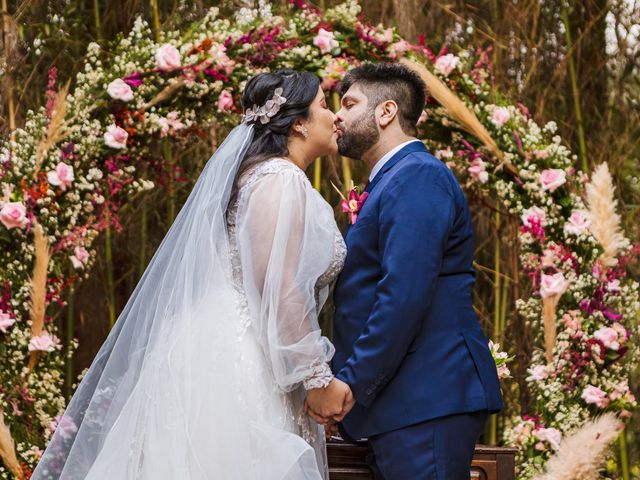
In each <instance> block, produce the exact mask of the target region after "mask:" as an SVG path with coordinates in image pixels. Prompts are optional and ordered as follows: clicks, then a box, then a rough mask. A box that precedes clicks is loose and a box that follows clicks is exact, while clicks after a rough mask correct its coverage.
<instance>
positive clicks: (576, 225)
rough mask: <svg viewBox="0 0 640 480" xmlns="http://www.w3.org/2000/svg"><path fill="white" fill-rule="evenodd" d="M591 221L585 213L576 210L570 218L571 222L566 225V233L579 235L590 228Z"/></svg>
mask: <svg viewBox="0 0 640 480" xmlns="http://www.w3.org/2000/svg"><path fill="white" fill-rule="evenodd" d="M590 224H591V221H590V220H589V219H588V218H587V216H586V215H585V213H584V212H581V211H580V210H574V211H573V212H572V213H571V216H570V217H569V221H568V222H567V223H565V225H564V231H565V232H566V233H569V234H572V235H579V234H581V233H582V232H584V231H586V230H587V228H589V225H590Z"/></svg>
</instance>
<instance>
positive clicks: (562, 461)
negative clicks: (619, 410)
mask: <svg viewBox="0 0 640 480" xmlns="http://www.w3.org/2000/svg"><path fill="white" fill-rule="evenodd" d="M621 426H622V425H621V423H620V421H619V420H618V419H617V418H616V417H615V415H613V414H612V413H605V414H604V415H602V416H601V417H599V418H596V419H594V420H592V421H590V422H588V423H586V424H585V425H583V426H582V427H580V428H579V429H578V430H576V431H575V432H573V433H572V434H571V435H570V436H568V437H566V438H564V439H563V440H562V442H560V448H559V449H558V451H557V452H556V453H555V454H554V455H553V457H551V458H550V459H549V461H548V462H547V464H546V473H545V474H543V475H542V476H538V477H536V478H535V479H534V480H597V479H599V478H600V473H599V470H600V469H601V468H602V465H603V463H604V462H605V460H606V457H607V453H608V451H609V444H610V443H611V442H612V441H613V440H615V438H616V437H617V436H618V435H619V434H620V428H621Z"/></svg>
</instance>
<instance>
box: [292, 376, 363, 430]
mask: <svg viewBox="0 0 640 480" xmlns="http://www.w3.org/2000/svg"><path fill="white" fill-rule="evenodd" d="M355 403H356V400H355V398H354V397H353V393H352V392H351V389H350V388H349V385H347V384H346V383H344V382H343V381H341V380H338V379H337V378H334V379H333V380H331V383H329V385H327V386H326V387H324V388H314V389H311V390H309V391H307V399H306V400H305V402H304V409H305V412H307V413H308V414H309V416H310V417H311V418H312V419H313V420H314V421H316V422H317V423H320V424H322V425H325V427H326V426H328V425H331V424H333V423H335V422H340V421H342V419H343V418H344V417H345V416H346V415H347V413H349V411H350V410H351V409H352V408H353V406H354V405H355Z"/></svg>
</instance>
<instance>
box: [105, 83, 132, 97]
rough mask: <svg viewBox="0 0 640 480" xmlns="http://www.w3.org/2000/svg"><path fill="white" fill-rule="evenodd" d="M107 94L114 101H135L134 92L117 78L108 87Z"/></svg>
mask: <svg viewBox="0 0 640 480" xmlns="http://www.w3.org/2000/svg"><path fill="white" fill-rule="evenodd" d="M107 93H108V94H109V95H110V96H111V98H113V99H114V100H122V101H123V102H130V101H131V100H133V90H132V89H131V87H130V86H129V84H127V83H126V82H125V81H124V80H122V79H121V78H116V79H115V80H114V81H113V82H111V83H110V84H109V86H108V87H107Z"/></svg>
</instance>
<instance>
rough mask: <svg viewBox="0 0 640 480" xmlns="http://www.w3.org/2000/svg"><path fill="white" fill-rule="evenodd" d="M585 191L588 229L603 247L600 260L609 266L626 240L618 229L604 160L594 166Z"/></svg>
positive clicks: (614, 203) (617, 218)
mask: <svg viewBox="0 0 640 480" xmlns="http://www.w3.org/2000/svg"><path fill="white" fill-rule="evenodd" d="M586 191H587V205H588V207H589V220H590V221H591V225H590V226H589V230H590V231H591V233H592V234H593V236H594V237H595V238H596V240H598V243H599V244H600V245H601V246H602V248H603V249H604V253H603V254H602V256H601V257H600V260H601V261H602V263H603V264H604V265H606V266H608V267H611V266H613V265H615V264H616V263H618V260H617V258H616V257H617V255H618V253H619V252H620V249H622V248H624V247H625V245H626V244H627V240H626V239H625V237H624V235H623V234H622V232H621V230H620V215H618V213H617V212H616V207H617V204H618V202H617V200H616V198H615V189H614V187H613V180H612V178H611V174H610V173H609V167H608V166H607V164H606V162H605V163H601V164H600V165H598V166H597V167H596V169H595V171H594V172H593V175H591V181H590V182H589V183H588V184H587V187H586Z"/></svg>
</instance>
